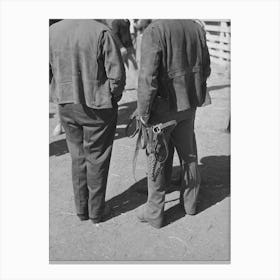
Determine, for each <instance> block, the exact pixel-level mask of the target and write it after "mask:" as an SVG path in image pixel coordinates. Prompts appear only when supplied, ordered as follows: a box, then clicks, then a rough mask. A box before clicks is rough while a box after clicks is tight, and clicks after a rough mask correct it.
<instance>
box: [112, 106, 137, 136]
mask: <svg viewBox="0 0 280 280" xmlns="http://www.w3.org/2000/svg"><path fill="white" fill-rule="evenodd" d="M136 108H137V103H136V101H132V102H128V103H124V104H121V105H120V106H119V111H118V124H117V129H116V134H115V140H117V139H120V138H123V137H126V133H125V128H126V126H127V124H128V123H129V118H130V116H131V115H132V113H133V112H134V111H135V110H136ZM133 129H135V127H131V129H130V130H132V131H133ZM132 131H131V132H132Z"/></svg>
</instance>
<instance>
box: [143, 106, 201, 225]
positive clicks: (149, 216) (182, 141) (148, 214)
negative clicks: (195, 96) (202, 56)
mask: <svg viewBox="0 0 280 280" xmlns="http://www.w3.org/2000/svg"><path fill="white" fill-rule="evenodd" d="M194 119H195V110H189V111H188V112H187V113H186V116H185V119H183V120H180V121H179V122H178V123H177V125H176V126H175V127H174V128H171V129H169V131H168V130H167V131H166V133H165V137H166V141H167V143H168V149H169V151H170V152H169V155H168V158H167V160H166V161H165V163H163V165H162V169H161V172H160V173H159V174H158V176H157V177H156V178H155V179H153V178H152V173H151V172H152V170H151V168H150V167H149V164H148V199H147V203H146V204H145V205H144V207H143V208H142V209H141V210H140V213H139V215H138V217H139V218H140V220H142V221H146V222H149V223H150V224H151V225H152V226H154V227H156V228H160V227H162V226H163V222H164V201H165V191H166V189H167V188H168V187H169V185H170V181H171V175H172V162H173V154H174V147H175V148H176V150H177V152H178V155H179V157H180V160H181V161H182V170H181V172H182V174H181V178H182V180H181V190H180V203H181V204H182V205H183V206H184V209H185V212H186V214H189V215H194V214H195V212H196V202H197V197H198V192H199V187H200V175H199V171H198V162H197V149H196V141H195V134H194ZM158 149H159V150H160V149H161V147H158ZM149 156H153V155H149ZM149 156H148V157H149ZM148 162H150V160H148Z"/></svg>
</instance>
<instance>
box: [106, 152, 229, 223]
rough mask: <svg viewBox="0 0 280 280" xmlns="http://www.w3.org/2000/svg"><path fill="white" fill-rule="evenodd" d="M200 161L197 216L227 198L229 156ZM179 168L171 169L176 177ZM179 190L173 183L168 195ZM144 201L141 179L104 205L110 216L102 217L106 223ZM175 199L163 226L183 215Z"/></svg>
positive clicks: (212, 157) (205, 158)
mask: <svg viewBox="0 0 280 280" xmlns="http://www.w3.org/2000/svg"><path fill="white" fill-rule="evenodd" d="M200 162H201V164H200V165H199V170H200V173H201V177H202V183H201V187H200V192H199V197H198V205H197V214H199V213H201V212H203V211H205V210H206V209H207V208H209V207H211V206H213V205H215V204H216V203H218V202H220V201H222V200H224V199H225V198H226V197H228V196H229V195H230V156H209V157H204V158H202V159H201V160H200ZM179 169H180V167H179V166H177V167H174V168H173V172H174V174H175V176H176V174H178V173H179ZM177 183H178V182H177ZM178 190H180V186H179V184H176V185H174V184H173V185H172V186H171V187H170V188H169V189H168V190H167V193H171V192H173V191H178ZM146 200H147V179H146V178H143V179H141V180H140V181H138V182H136V183H135V184H133V185H132V186H131V187H130V188H129V189H127V190H126V191H124V192H123V193H121V194H119V195H117V196H115V197H113V198H111V199H109V200H108V201H107V202H106V207H107V208H108V210H109V212H110V214H109V215H108V216H107V217H106V218H105V221H106V220H109V219H111V218H113V217H116V216H119V215H121V214H122V213H125V212H128V211H131V210H133V209H135V208H137V207H139V206H140V205H142V204H144V203H145V202H146ZM177 200H178V203H177V204H176V205H175V206H173V207H171V208H169V209H168V210H167V211H166V212H165V217H166V225H168V224H171V223H173V222H175V221H177V220H178V219H180V218H182V217H184V216H185V213H184V210H183V208H182V207H181V206H180V204H179V199H177Z"/></svg>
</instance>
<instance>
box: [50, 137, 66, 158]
mask: <svg viewBox="0 0 280 280" xmlns="http://www.w3.org/2000/svg"><path fill="white" fill-rule="evenodd" d="M67 153H68V147H67V143H66V140H65V139H61V140H58V141H55V142H52V143H50V146H49V156H50V157H51V156H61V155H64V154H67Z"/></svg>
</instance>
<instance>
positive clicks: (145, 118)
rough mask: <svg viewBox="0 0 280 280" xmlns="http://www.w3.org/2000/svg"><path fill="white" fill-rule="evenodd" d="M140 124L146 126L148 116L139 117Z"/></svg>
mask: <svg viewBox="0 0 280 280" xmlns="http://www.w3.org/2000/svg"><path fill="white" fill-rule="evenodd" d="M139 119H140V121H141V123H142V124H143V125H144V126H147V125H148V121H149V117H148V116H140V117H139Z"/></svg>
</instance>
